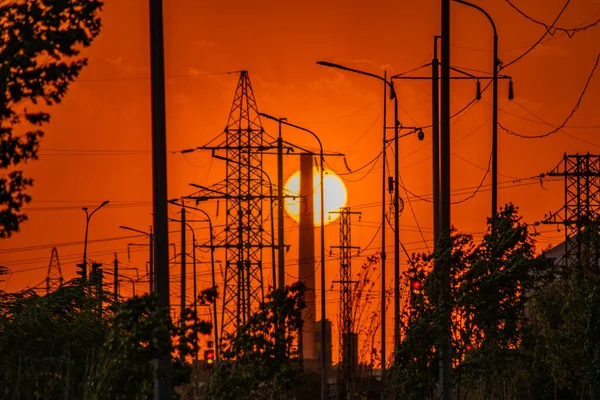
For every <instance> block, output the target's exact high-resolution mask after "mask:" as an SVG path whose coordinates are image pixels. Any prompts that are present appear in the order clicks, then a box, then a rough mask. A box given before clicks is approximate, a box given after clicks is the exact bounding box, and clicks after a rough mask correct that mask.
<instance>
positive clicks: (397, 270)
mask: <svg viewBox="0 0 600 400" xmlns="http://www.w3.org/2000/svg"><path fill="white" fill-rule="evenodd" d="M317 64H319V65H322V66H325V67H330V68H336V69H340V70H343V71H348V72H354V73H356V74H359V75H365V76H369V77H371V78H375V79H378V80H380V81H382V82H383V83H384V85H385V86H387V87H389V89H390V97H391V98H392V99H393V100H394V126H393V129H394V139H393V140H394V153H395V157H394V344H395V346H398V344H399V343H400V195H399V190H398V185H399V184H398V182H399V179H398V177H399V165H398V159H399V157H398V139H399V138H398V127H399V125H400V123H399V121H398V96H397V95H396V91H395V90H394V83H393V82H392V81H391V80H388V79H387V75H386V74H384V76H383V77H381V76H379V75H375V74H372V73H370V72H366V71H361V70H358V69H354V68H349V67H345V66H343V65H340V64H334V63H330V62H328V61H317ZM385 105H386V100H385V96H384V111H385ZM383 124H384V134H383V156H384V157H385V153H386V148H387V140H386V130H387V126H386V122H385V115H384V122H383ZM384 164H385V158H384ZM383 174H384V176H383V188H382V204H381V208H382V210H381V218H382V219H381V225H382V226H381V232H382V240H381V242H382V248H381V262H382V266H381V370H382V374H383V375H385V360H386V351H385V259H386V254H385V247H384V246H385V225H386V212H385V197H386V194H385V166H384V168H383Z"/></svg>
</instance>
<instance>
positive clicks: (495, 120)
mask: <svg viewBox="0 0 600 400" xmlns="http://www.w3.org/2000/svg"><path fill="white" fill-rule="evenodd" d="M484 14H486V15H487V13H485V12H484ZM487 17H488V19H489V20H490V22H492V27H493V28H494V74H493V77H492V92H493V93H492V96H493V100H492V214H491V216H492V220H494V219H496V215H497V213H498V68H499V66H500V63H499V60H498V35H497V34H496V26H495V25H494V22H493V21H492V19H491V18H490V16H489V15H487ZM492 226H493V225H492Z"/></svg>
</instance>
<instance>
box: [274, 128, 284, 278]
mask: <svg viewBox="0 0 600 400" xmlns="http://www.w3.org/2000/svg"><path fill="white" fill-rule="evenodd" d="M281 120H286V118H280V120H279V136H278V137H277V240H278V246H277V247H278V253H277V256H278V266H279V269H278V271H277V272H278V274H277V280H278V283H277V285H275V277H274V276H273V289H275V288H278V289H283V287H284V286H285V253H284V251H285V249H284V247H285V245H284V242H283V240H284V237H283V235H284V229H283V139H282V137H281Z"/></svg>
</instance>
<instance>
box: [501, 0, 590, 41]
mask: <svg viewBox="0 0 600 400" xmlns="http://www.w3.org/2000/svg"><path fill="white" fill-rule="evenodd" d="M505 1H506V2H507V3H508V5H510V6H511V7H512V8H513V9H514V10H515V11H516V12H518V13H519V14H521V15H522V16H523V17H525V18H526V19H528V20H529V21H531V22H533V23H536V24H538V25H541V26H543V27H544V28H546V31H547V32H548V33H549V34H550V35H552V36H554V35H555V34H556V32H564V33H565V34H566V35H567V36H568V37H569V38H572V37H573V36H574V35H575V34H576V33H578V32H583V31H585V30H587V29H589V28H592V27H594V26H596V25H598V24H599V23H600V18H598V19H596V20H595V21H593V22H591V23H589V24H587V25H584V26H579V27H575V28H560V27H555V26H554V24H553V25H548V24H546V23H544V22H542V21H538V20H537V19H535V18H533V17H531V16H529V15H527V14H526V13H525V12H523V11H522V10H521V9H519V8H518V7H517V6H515V5H514V4H513V3H512V2H511V1H510V0H505ZM567 4H568V2H567ZM565 7H566V5H565ZM561 13H562V12H561ZM597 14H598V13H596V14H595V15H597ZM559 17H560V15H559ZM591 18H593V17H591ZM591 18H588V20H589V19H591ZM554 22H555V23H556V22H557V21H554Z"/></svg>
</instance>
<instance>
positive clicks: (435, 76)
mask: <svg viewBox="0 0 600 400" xmlns="http://www.w3.org/2000/svg"><path fill="white" fill-rule="evenodd" d="M439 38H440V37H439V36H434V39H433V60H432V62H431V147H432V159H433V166H432V169H433V177H432V187H433V190H432V193H433V248H434V251H435V249H437V243H438V239H439V235H440V87H439V86H440V83H439V60H438V55H437V42H438V39H439Z"/></svg>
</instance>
